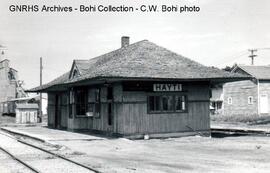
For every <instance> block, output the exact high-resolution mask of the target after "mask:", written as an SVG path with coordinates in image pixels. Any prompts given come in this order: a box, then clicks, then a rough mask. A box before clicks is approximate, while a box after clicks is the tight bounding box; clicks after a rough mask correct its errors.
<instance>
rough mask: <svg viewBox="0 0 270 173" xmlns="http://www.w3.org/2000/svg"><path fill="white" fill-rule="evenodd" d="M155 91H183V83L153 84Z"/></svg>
mask: <svg viewBox="0 0 270 173" xmlns="http://www.w3.org/2000/svg"><path fill="white" fill-rule="evenodd" d="M153 91H157V92H158V91H163V92H168V91H170V92H171V91H182V84H153Z"/></svg>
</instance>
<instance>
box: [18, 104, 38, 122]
mask: <svg viewBox="0 0 270 173" xmlns="http://www.w3.org/2000/svg"><path fill="white" fill-rule="evenodd" d="M38 110H39V106H38V104H36V103H30V104H16V108H15V112H16V123H37V122H38V118H37V117H38Z"/></svg>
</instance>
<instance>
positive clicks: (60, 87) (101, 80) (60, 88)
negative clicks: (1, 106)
mask: <svg viewBox="0 0 270 173" xmlns="http://www.w3.org/2000/svg"><path fill="white" fill-rule="evenodd" d="M250 79H251V77H241V78H200V79H194V78H183V79H181V78H147V77H144V78H141V77H132V78H130V77H96V78H92V79H84V80H80V81H76V82H70V83H62V84H56V85H53V86H50V87H47V88H41V89H35V90H27V91H26V92H34V93H37V92H41V93H48V92H64V91H67V90H68V89H69V88H72V87H79V86H88V85H102V84H106V83H107V84H108V83H115V82H122V81H153V82H160V81H171V82H176V81H180V82H211V83H226V82H234V81H241V80H250Z"/></svg>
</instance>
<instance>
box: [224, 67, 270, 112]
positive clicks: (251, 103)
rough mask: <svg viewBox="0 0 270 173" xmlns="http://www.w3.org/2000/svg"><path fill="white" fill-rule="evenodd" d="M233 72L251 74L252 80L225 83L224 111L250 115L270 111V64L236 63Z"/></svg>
mask: <svg viewBox="0 0 270 173" xmlns="http://www.w3.org/2000/svg"><path fill="white" fill-rule="evenodd" d="M232 72H233V73H240V74H245V75H251V76H252V79H251V80H244V81H237V82H229V83H226V84H224V85H223V89H222V88H221V90H222V93H223V105H222V108H223V113H224V114H225V115H237V114H239V115H250V114H269V113H270V66H244V65H236V66H235V67H234V68H233V69H232Z"/></svg>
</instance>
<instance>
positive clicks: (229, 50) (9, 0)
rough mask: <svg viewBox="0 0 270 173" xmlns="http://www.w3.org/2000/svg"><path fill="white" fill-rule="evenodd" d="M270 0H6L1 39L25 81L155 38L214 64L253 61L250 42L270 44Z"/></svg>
mask: <svg viewBox="0 0 270 173" xmlns="http://www.w3.org/2000/svg"><path fill="white" fill-rule="evenodd" d="M23 4H28V5H35V4H37V5H40V6H42V5H47V6H49V5H61V6H73V7H78V6H79V5H81V4H84V5H90V4H92V5H94V4H96V5H99V4H104V5H109V4H111V5H126V6H128V5H130V6H140V5H143V4H146V5H148V4H154V5H155V4H157V5H161V4H166V5H178V6H184V5H187V6H193V5H196V6H199V7H200V11H199V12H198V13H161V12H159V13H140V12H135V13H79V12H76V13H59V12H58V13H57V12H56V13H40V12H11V11H9V6H10V5H23ZM269 9H270V1H269V0H260V1H250V0H237V1H235V0H218V1H217V0H171V1H169V0H160V1H158V0H155V1H154V0H145V1H142V0H110V1H109V2H108V1H105V0H99V1H97V0H88V1H87V0H78V1H74V0H54V1H50V0H47V1H45V0H27V1H26V0H1V1H0V45H3V46H5V47H6V50H5V51H6V53H5V57H6V58H8V59H9V60H10V64H11V66H12V67H13V68H15V69H16V70H18V72H19V78H20V80H23V81H24V83H25V86H24V87H25V88H32V87H36V86H38V85H39V58H40V57H42V58H43V63H44V65H43V66H44V68H43V82H44V83H46V82H49V81H51V80H52V79H54V78H56V77H58V76H59V75H61V74H63V73H65V72H67V71H69V70H70V68H71V65H72V61H73V60H74V59H90V58H93V57H96V56H98V55H101V54H104V53H107V52H109V51H112V50H115V49H118V48H120V38H121V36H129V37H130V41H131V43H134V42H137V41H140V40H144V39H147V40H149V41H151V42H154V43H156V44H158V45H160V46H163V47H165V48H167V49H169V50H172V51H174V52H176V53H178V54H181V55H183V56H185V57H188V58H190V59H192V60H195V61H197V62H199V63H202V64H204V65H206V66H216V67H219V68H223V67H225V66H232V65H233V64H234V63H238V64H246V65H249V64H250V58H248V55H249V52H248V49H252V48H270V20H269V19H270V10H269ZM256 54H257V55H258V57H256V58H255V65H268V64H270V49H259V50H258V52H256Z"/></svg>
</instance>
